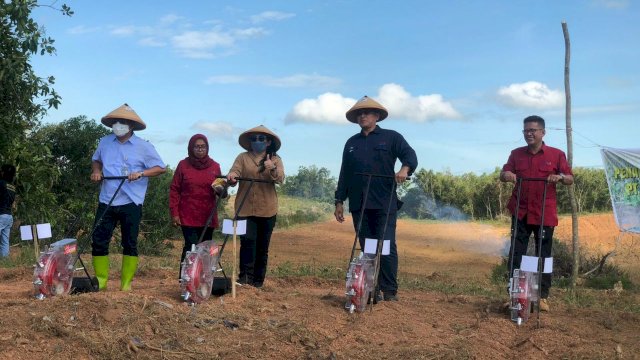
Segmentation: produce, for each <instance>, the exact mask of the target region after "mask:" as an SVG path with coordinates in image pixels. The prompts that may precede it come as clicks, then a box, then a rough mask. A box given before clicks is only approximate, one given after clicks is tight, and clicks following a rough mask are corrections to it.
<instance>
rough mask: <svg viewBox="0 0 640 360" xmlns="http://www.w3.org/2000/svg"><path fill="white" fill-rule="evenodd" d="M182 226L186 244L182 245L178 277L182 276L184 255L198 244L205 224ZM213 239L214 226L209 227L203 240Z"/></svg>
mask: <svg viewBox="0 0 640 360" xmlns="http://www.w3.org/2000/svg"><path fill="white" fill-rule="evenodd" d="M181 228H182V235H183V236H184V246H182V256H181V257H180V273H179V274H178V278H180V276H181V275H182V262H183V261H184V257H185V256H186V255H187V251H191V247H192V245H198V243H199V242H198V240H200V236H201V235H202V232H203V231H204V226H200V227H194V226H182V227H181ZM211 239H213V228H207V231H205V233H204V237H203V238H202V241H207V240H211Z"/></svg>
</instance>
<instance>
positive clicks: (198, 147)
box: [193, 145, 207, 150]
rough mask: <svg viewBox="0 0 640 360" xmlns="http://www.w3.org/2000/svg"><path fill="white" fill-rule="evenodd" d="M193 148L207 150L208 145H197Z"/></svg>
mask: <svg viewBox="0 0 640 360" xmlns="http://www.w3.org/2000/svg"><path fill="white" fill-rule="evenodd" d="M193 148H194V149H196V150H207V145H195V146H194V147H193Z"/></svg>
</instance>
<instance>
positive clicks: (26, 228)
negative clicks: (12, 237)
mask: <svg viewBox="0 0 640 360" xmlns="http://www.w3.org/2000/svg"><path fill="white" fill-rule="evenodd" d="M20 239H22V240H24V241H27V240H33V234H32V233H31V225H23V226H20Z"/></svg>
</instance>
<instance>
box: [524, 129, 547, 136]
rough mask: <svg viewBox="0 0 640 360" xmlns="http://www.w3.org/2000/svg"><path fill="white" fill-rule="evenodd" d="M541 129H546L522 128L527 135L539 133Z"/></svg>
mask: <svg viewBox="0 0 640 360" xmlns="http://www.w3.org/2000/svg"><path fill="white" fill-rule="evenodd" d="M541 130H544V129H524V130H522V133H523V134H525V135H527V134H535V133H537V132H538V131H541Z"/></svg>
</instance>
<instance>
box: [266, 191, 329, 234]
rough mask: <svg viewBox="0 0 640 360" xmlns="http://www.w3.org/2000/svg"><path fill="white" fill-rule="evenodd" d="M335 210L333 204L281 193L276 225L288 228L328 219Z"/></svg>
mask: <svg viewBox="0 0 640 360" xmlns="http://www.w3.org/2000/svg"><path fill="white" fill-rule="evenodd" d="M333 211H334V206H333V204H329V203H326V202H322V201H317V200H309V199H304V198H298V197H291V196H283V195H280V196H278V218H277V223H276V227H279V228H288V227H291V226H295V225H300V224H308V223H313V222H316V221H324V220H328V219H330V218H331V216H332V215H333Z"/></svg>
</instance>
